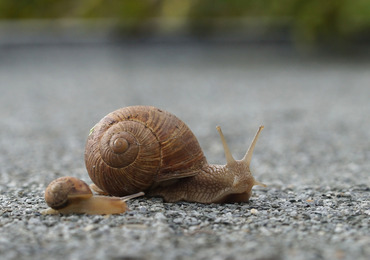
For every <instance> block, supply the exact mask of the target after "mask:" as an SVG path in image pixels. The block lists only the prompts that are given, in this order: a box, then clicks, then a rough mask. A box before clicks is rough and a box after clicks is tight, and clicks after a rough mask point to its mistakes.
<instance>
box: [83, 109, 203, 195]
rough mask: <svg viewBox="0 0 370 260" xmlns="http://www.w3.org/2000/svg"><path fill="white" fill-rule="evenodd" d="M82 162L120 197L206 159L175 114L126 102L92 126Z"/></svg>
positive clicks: (189, 172)
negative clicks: (125, 105) (123, 105)
mask: <svg viewBox="0 0 370 260" xmlns="http://www.w3.org/2000/svg"><path fill="white" fill-rule="evenodd" d="M85 164H86V168H87V171H88V173H89V175H90V178H91V180H92V181H93V182H94V183H95V184H96V185H97V186H98V187H99V188H101V189H102V190H103V191H105V192H107V193H109V194H112V195H115V196H123V195H127V194H132V193H136V192H139V191H145V190H147V189H149V188H150V187H152V186H155V184H156V183H158V182H161V181H164V180H170V179H177V178H183V177H187V176H193V175H195V174H197V172H198V171H199V169H201V168H202V167H203V165H205V164H207V161H206V158H205V156H204V154H203V152H202V150H201V148H200V146H199V143H198V141H197V139H196V138H195V136H194V134H193V133H192V132H191V130H190V129H189V128H188V126H187V125H186V124H185V123H184V122H182V121H181V120H180V119H178V118H177V117H176V116H174V115H173V114H170V113H168V112H165V111H162V110H160V109H158V108H155V107H148V106H132V107H126V108H121V109H118V110H116V111H114V112H112V113H110V114H108V115H107V116H105V117H104V118H103V119H102V120H100V122H99V123H98V124H96V125H95V126H94V127H93V129H92V130H91V133H90V135H89V137H88V140H87V143H86V149H85Z"/></svg>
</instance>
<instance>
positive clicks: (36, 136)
mask: <svg viewBox="0 0 370 260" xmlns="http://www.w3.org/2000/svg"><path fill="white" fill-rule="evenodd" d="M369 71H370V60H369V59H367V58H366V57H356V58H353V57H351V58H350V57H342V58H338V57H336V58H335V57H325V58H323V57H321V58H319V57H315V56H307V55H298V54H296V53H295V52H293V51H291V50H289V49H284V48H278V49H275V48H269V47H259V48H257V47H252V46H247V47H245V46H244V47H242V46H237V45H235V46H205V45H203V46H202V45H201V46H185V45H173V46H166V45H153V46H151V45H149V46H148V45H140V46H136V47H135V46H130V45H125V46H116V45H69V46H63V45H59V46H58V45H53V46H47V45H46V46H42V45H41V46H18V47H9V46H8V47H2V48H1V49H0V89H1V95H0V115H1V120H0V131H1V135H0V138H1V139H0V231H1V237H0V255H1V258H2V259H26V258H27V259H50V258H53V259H135V260H139V259H229V260H230V259H271V260H272V259H305V260H306V259H315V260H316V259H339V260H342V259H363V260H365V259H369V258H370V246H369V245H370V235H369V234H370V232H369V228H370V220H369V219H370V202H369V193H370V164H369V161H370V149H369V148H370V131H369V129H370V117H369V115H370V102H369V99H370V87H369V86H370V73H369ZM137 104H141V105H155V106H158V107H160V108H162V109H165V110H168V111H170V112H172V113H174V114H176V115H177V116H178V117H179V118H181V119H182V120H184V121H185V122H186V123H187V124H188V125H189V127H190V128H191V129H192V130H193V132H194V133H195V135H196V136H197V137H198V140H199V142H200V144H201V146H202V148H203V150H204V152H205V154H206V156H207V159H208V161H209V162H211V163H220V164H221V163H224V162H225V158H224V155H223V150H222V145H221V141H220V140H219V136H218V134H217V131H216V129H215V126H216V125H221V126H222V128H223V132H224V134H225V136H226V138H227V140H228V142H229V146H230V149H231V150H232V152H233V154H234V156H235V157H237V158H240V157H242V156H243V154H244V152H245V150H246V149H247V147H248V145H249V143H250V141H251V139H252V137H253V135H254V133H255V131H256V130H257V127H258V126H259V125H260V124H264V125H265V129H264V130H263V132H262V134H261V137H260V139H259V141H258V143H257V146H256V149H255V154H254V158H253V160H252V168H253V173H254V176H255V177H256V179H257V180H259V181H261V182H264V183H266V184H267V185H268V187H267V188H262V187H255V188H254V190H253V191H254V193H253V195H252V199H251V201H250V203H242V204H222V205H201V204H196V203H174V204H171V203H163V202H162V200H161V199H159V198H152V199H146V198H140V199H135V200H133V201H130V202H129V206H130V209H131V211H130V212H129V213H127V214H123V215H118V216H110V217H105V216H85V215H70V216H43V215H41V214H40V213H39V212H40V211H41V210H43V209H45V208H46V204H45V202H44V199H43V192H44V189H45V187H46V186H47V184H48V183H49V182H50V181H51V180H53V179H55V178H57V177H61V176H66V175H73V176H76V177H79V178H82V179H84V180H85V181H87V182H89V183H90V180H89V178H88V176H87V173H86V170H85V168H84V161H83V151H84V144H85V140H86V137H87V135H88V133H89V129H90V128H91V127H92V126H93V125H94V124H95V123H96V122H97V121H98V120H99V119H100V118H101V117H103V116H104V115H106V114H107V113H109V112H111V111H112V110H115V109H117V108H119V107H124V106H128V105H137Z"/></svg>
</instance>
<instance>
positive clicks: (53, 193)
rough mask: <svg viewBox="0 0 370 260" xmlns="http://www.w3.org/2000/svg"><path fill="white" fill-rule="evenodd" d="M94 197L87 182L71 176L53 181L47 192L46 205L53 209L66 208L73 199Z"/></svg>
mask: <svg viewBox="0 0 370 260" xmlns="http://www.w3.org/2000/svg"><path fill="white" fill-rule="evenodd" d="M92 196H93V194H92V192H91V190H90V188H89V186H88V185H87V184H86V183H85V182H83V181H81V180H80V179H77V178H75V177H70V176H67V177H61V178H58V179H55V180H53V181H52V182H51V183H50V184H49V185H48V187H47V188H46V190H45V201H46V204H48V206H49V207H51V208H53V209H61V208H64V207H65V206H66V205H67V204H68V203H69V200H70V199H71V198H77V197H78V198H82V199H87V198H90V197H92Z"/></svg>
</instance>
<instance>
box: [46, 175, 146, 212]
mask: <svg viewBox="0 0 370 260" xmlns="http://www.w3.org/2000/svg"><path fill="white" fill-rule="evenodd" d="M141 195H144V193H143V192H139V193H136V194H133V195H130V196H126V197H123V198H117V197H107V196H93V193H92V192H91V190H90V188H89V186H88V185H87V184H86V183H85V182H83V181H82V180H79V179H77V178H75V177H61V178H58V179H56V180H54V181H52V182H51V183H50V184H49V185H48V187H47V188H46V190H45V201H46V203H47V204H48V206H50V208H48V209H46V210H44V211H43V212H42V214H59V213H62V214H69V213H81V214H84V213H85V214H92V215H94V214H97V215H101V214H119V213H123V212H125V211H126V210H127V205H126V203H125V201H127V200H129V199H131V198H135V197H138V196H141Z"/></svg>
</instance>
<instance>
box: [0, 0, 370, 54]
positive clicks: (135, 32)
mask: <svg viewBox="0 0 370 260" xmlns="http://www.w3.org/2000/svg"><path fill="white" fill-rule="evenodd" d="M0 19H1V26H0V27H1V28H0V33H1V35H0V36H1V38H2V39H1V40H2V42H4V41H5V42H8V43H9V42H12V40H13V41H15V40H18V42H19V41H22V40H23V41H24V40H30V39H32V40H33V41H36V40H37V39H38V40H40V37H41V38H42V39H43V40H45V38H47V37H52V38H53V39H54V40H55V37H59V38H58V39H59V40H60V39H61V38H62V39H66V37H67V36H70V38H69V40H71V38H73V39H74V40H77V39H79V40H84V41H87V40H89V39H90V40H91V37H93V36H95V38H94V39H95V40H96V37H97V36H99V37H102V36H104V38H105V39H107V38H109V39H115V40H117V39H122V37H125V39H126V40H127V39H128V38H130V39H147V40H148V39H152V40H153V39H157V40H158V39H161V40H163V39H167V40H168V39H171V40H182V41H183V40H185V39H186V40H189V39H192V40H201V39H203V40H205V39H208V40H209V39H212V40H218V41H237V42H245V41H247V42H250V41H252V42H256V41H263V42H275V43H276V42H278V43H281V42H285V43H292V44H293V45H295V46H297V45H300V46H302V45H304V46H305V47H312V46H317V45H320V46H322V45H325V46H330V49H331V48H333V47H334V46H335V47H339V48H342V47H344V46H345V47H348V46H350V45H354V44H355V45H359V44H360V45H364V44H368V43H369V40H370V2H369V1H367V0H327V1H321V0H310V1H300V0H281V1H273V0H228V1H226V0H203V1H199V0H139V1H135V0H110V1H103V0H65V1H53V0H17V1H13V0H1V1H0ZM82 32H83V33H84V34H80V33H82ZM49 40H50V39H49Z"/></svg>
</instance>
